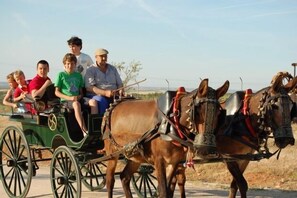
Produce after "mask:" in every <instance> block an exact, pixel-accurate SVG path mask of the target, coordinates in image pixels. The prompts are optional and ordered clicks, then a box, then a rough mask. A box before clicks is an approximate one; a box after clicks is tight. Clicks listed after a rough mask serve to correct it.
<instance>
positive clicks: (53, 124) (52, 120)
mask: <svg viewBox="0 0 297 198" xmlns="http://www.w3.org/2000/svg"><path fill="white" fill-rule="evenodd" d="M47 124H48V127H49V129H50V130H52V131H54V130H56V128H57V126H58V121H57V117H56V115H55V114H53V113H51V114H50V115H49V116H48V121H47Z"/></svg>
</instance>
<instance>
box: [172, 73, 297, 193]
mask: <svg viewBox="0 0 297 198" xmlns="http://www.w3.org/2000/svg"><path fill="white" fill-rule="evenodd" d="M284 80H288V83H287V84H286V85H283V81H284ZM296 84H297V77H296V78H293V79H292V78H291V77H290V76H289V74H288V73H283V72H279V73H278V74H277V75H276V76H275V77H274V78H273V80H272V82H271V86H269V87H267V88H264V89H262V90H260V91H258V92H256V93H254V94H252V93H251V91H250V90H248V91H247V92H246V94H244V93H243V92H237V93H235V94H233V95H231V96H230V97H229V98H228V100H227V101H226V102H225V103H224V104H222V106H223V107H224V108H225V109H226V111H227V115H226V119H225V120H226V122H225V124H224V125H223V126H222V127H221V128H220V129H219V132H218V134H217V135H216V143H217V149H218V153H219V154H221V155H222V161H224V156H225V157H226V156H227V157H231V159H232V158H233V160H226V165H227V168H228V170H229V172H230V173H231V175H232V177H233V180H232V182H231V185H230V191H229V198H235V197H236V193H237V190H238V189H239V191H240V194H241V197H242V198H245V197H247V195H246V193H247V190H248V184H247V181H246V180H245V178H244V176H243V172H244V171H245V169H246V168H247V166H248V164H249V162H250V161H251V160H260V159H263V158H267V159H268V158H270V157H271V156H273V155H274V154H275V153H277V152H279V154H280V151H281V149H283V148H285V147H286V146H287V145H293V144H294V141H295V140H294V137H293V133H292V127H291V113H292V112H291V109H292V105H293V103H292V100H291V99H290V97H289V95H288V93H289V92H290V90H292V89H293V88H294V87H295V86H296ZM271 135H273V137H272V136H271ZM269 138H274V141H275V144H276V146H277V147H278V148H279V150H278V151H276V152H274V153H270V152H269V148H268V145H267V142H268V139H269ZM225 159H226V158H225ZM227 159H228V158H227ZM179 171H180V172H177V178H176V179H177V182H178V184H179V188H180V192H181V197H185V189H184V185H185V172H184V169H181V170H179ZM175 184H176V180H174V181H173V182H172V189H174V187H175Z"/></svg>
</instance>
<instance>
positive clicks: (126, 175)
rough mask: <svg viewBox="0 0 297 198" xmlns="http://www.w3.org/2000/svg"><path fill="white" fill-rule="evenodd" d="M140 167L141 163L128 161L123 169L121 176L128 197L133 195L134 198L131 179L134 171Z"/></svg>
mask: <svg viewBox="0 0 297 198" xmlns="http://www.w3.org/2000/svg"><path fill="white" fill-rule="evenodd" d="M138 167H139V163H137V162H133V161H128V162H127V164H126V166H125V168H124V170H123V171H122V173H121V175H120V178H121V181H122V186H123V189H124V192H125V195H126V197H127V198H128V197H131V198H132V192H131V189H130V181H131V176H132V175H133V173H135V172H136V171H137V169H138Z"/></svg>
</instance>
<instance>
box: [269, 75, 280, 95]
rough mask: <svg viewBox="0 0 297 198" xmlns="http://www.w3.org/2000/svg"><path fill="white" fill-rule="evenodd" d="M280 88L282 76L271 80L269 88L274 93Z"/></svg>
mask: <svg viewBox="0 0 297 198" xmlns="http://www.w3.org/2000/svg"><path fill="white" fill-rule="evenodd" d="M281 86H283V77H282V75H278V76H276V77H275V78H274V79H273V80H272V85H271V88H272V89H273V91H274V92H278V90H279V88H280V87H281Z"/></svg>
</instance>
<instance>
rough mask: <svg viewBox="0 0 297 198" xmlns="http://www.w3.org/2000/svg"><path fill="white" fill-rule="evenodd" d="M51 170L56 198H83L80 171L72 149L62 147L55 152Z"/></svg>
mask: <svg viewBox="0 0 297 198" xmlns="http://www.w3.org/2000/svg"><path fill="white" fill-rule="evenodd" d="M50 169H51V171H50V177H51V185H52V191H53V194H54V197H65V198H66V197H67V198H68V197H77V198H79V197H81V181H80V171H79V167H78V164H77V162H76V159H75V157H74V155H73V151H72V150H71V149H70V148H68V147H67V146H60V147H58V148H57V149H56V150H55V152H54V154H53V158H52V161H51V168H50Z"/></svg>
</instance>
